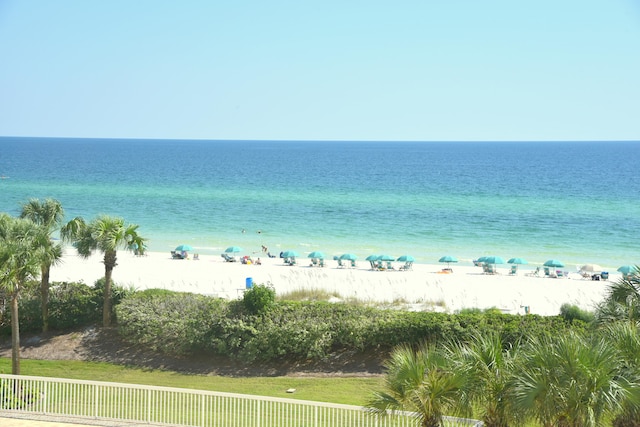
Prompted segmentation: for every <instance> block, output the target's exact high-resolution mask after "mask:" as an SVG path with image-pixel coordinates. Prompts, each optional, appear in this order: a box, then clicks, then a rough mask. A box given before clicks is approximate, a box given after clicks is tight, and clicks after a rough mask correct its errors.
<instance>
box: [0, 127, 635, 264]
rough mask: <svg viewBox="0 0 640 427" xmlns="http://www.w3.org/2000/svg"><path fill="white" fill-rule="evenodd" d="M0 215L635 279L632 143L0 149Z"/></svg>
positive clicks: (206, 239) (174, 237)
mask: <svg viewBox="0 0 640 427" xmlns="http://www.w3.org/2000/svg"><path fill="white" fill-rule="evenodd" d="M0 175H1V177H2V179H0V212H7V213H9V214H12V215H17V214H18V213H19V210H20V204H21V203H23V202H25V201H26V200H27V199H29V198H32V197H35V198H40V199H44V198H48V197H52V198H55V199H58V200H59V201H60V202H62V205H63V206H64V208H65V212H66V215H65V219H66V220H70V219H72V218H73V217H75V216H82V217H84V218H85V219H88V220H90V219H92V218H94V217H95V216H97V215H98V214H108V215H112V216H121V217H123V218H124V219H125V221H126V222H128V223H134V224H139V225H140V228H139V232H140V233H141V234H142V235H143V236H145V237H147V238H148V239H149V242H148V248H149V249H150V250H152V251H160V252H162V251H166V252H169V251H170V250H172V249H173V248H175V246H177V245H179V244H183V243H187V244H190V245H192V246H193V247H194V248H195V251H196V252H199V253H201V254H218V253H221V252H222V251H224V249H225V248H226V247H228V246H231V245H236V246H240V247H242V248H243V249H244V251H245V252H246V253H247V254H251V253H254V252H255V253H259V252H260V250H261V247H262V246H263V245H264V246H266V247H268V248H269V251H270V252H272V253H274V254H277V253H279V252H280V251H283V250H296V251H298V252H300V253H301V254H302V255H303V256H304V255H306V253H308V252H311V251H314V250H321V251H323V252H325V253H326V254H328V255H329V256H332V255H339V254H342V253H345V252H349V253H354V254H356V255H357V256H358V257H359V258H360V259H364V258H365V257H367V256H368V255H370V254H373V253H376V254H382V253H385V254H390V255H392V256H400V255H404V254H409V255H412V256H414V257H415V258H416V262H421V263H437V261H438V259H439V258H440V257H442V256H444V255H452V256H455V257H457V258H458V259H459V260H460V262H461V263H463V264H470V263H471V262H472V260H473V259H475V258H477V257H480V256H483V255H498V256H501V257H503V258H504V259H505V260H507V259H508V258H511V257H522V258H526V259H527V260H529V262H530V263H531V264H532V265H536V264H539V263H543V262H544V261H546V260H547V259H551V258H554V259H559V260H561V261H563V262H564V263H565V264H566V267H567V268H568V269H573V268H574V266H577V265H580V264H584V263H597V264H600V265H603V266H606V267H607V268H612V269H615V268H617V267H618V266H620V265H624V264H637V263H639V264H640V257H639V255H640V251H639V249H640V248H639V246H640V244H639V240H638V238H639V236H640V142H399V141H389V142H321V141H204V140H126V139H80V138H78V139H66V138H13V137H2V138H0Z"/></svg>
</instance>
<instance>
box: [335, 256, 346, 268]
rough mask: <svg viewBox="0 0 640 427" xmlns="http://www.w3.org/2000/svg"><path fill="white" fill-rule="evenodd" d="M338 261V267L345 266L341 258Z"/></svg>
mask: <svg viewBox="0 0 640 427" xmlns="http://www.w3.org/2000/svg"><path fill="white" fill-rule="evenodd" d="M336 261H338V268H342V267H344V264H343V263H342V260H341V259H340V258H338V259H337V260H336Z"/></svg>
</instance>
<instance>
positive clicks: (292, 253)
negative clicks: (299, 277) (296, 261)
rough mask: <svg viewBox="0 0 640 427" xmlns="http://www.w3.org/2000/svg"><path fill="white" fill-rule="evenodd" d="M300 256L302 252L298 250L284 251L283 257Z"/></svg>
mask: <svg viewBox="0 0 640 427" xmlns="http://www.w3.org/2000/svg"><path fill="white" fill-rule="evenodd" d="M297 256H300V254H299V253H298V252H296V251H284V252H282V258H295V257H297Z"/></svg>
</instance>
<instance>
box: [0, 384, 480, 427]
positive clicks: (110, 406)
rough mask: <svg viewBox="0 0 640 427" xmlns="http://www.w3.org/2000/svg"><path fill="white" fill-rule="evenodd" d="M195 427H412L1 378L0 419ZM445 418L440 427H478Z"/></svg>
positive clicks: (199, 394)
mask: <svg viewBox="0 0 640 427" xmlns="http://www.w3.org/2000/svg"><path fill="white" fill-rule="evenodd" d="M2 413H5V414H15V415H19V416H28V415H30V414H32V415H34V416H42V415H45V416H53V417H67V418H73V419H75V420H78V419H79V420H84V421H88V420H96V421H100V420H102V421H129V422H132V423H135V424H137V425H140V424H148V425H172V426H199V427H271V426H273V427H276V426H277V427H289V426H291V427H294V426H295V427H302V426H308V427H348V426H359V427H415V426H417V422H416V419H415V418H413V417H411V415H410V414H407V413H405V414H400V415H397V416H393V417H383V418H380V417H376V416H374V415H372V414H370V413H369V412H367V411H366V410H365V409H364V408H361V407H358V406H351V405H341V404H332V403H322V402H310V401H303V400H295V399H284V398H274V397H262V396H251V395H243V394H234V393H220V392H211V391H199V390H187V389H179V388H170V387H153V386H143V385H134V384H119V383H110V382H98V381H83V380H70V379H61V378H45V377H29V376H14V375H4V374H0V414H2ZM479 426H482V423H481V422H480V421H477V420H468V419H461V418H452V417H446V419H445V420H444V422H443V427H479Z"/></svg>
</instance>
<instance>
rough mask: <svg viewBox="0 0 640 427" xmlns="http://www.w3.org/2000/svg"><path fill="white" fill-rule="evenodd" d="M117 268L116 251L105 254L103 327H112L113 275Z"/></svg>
mask: <svg viewBox="0 0 640 427" xmlns="http://www.w3.org/2000/svg"><path fill="white" fill-rule="evenodd" d="M115 266H116V251H107V252H105V253H104V305H103V306H102V326H104V327H105V328H106V327H109V326H111V275H112V273H113V269H114V267H115Z"/></svg>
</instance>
